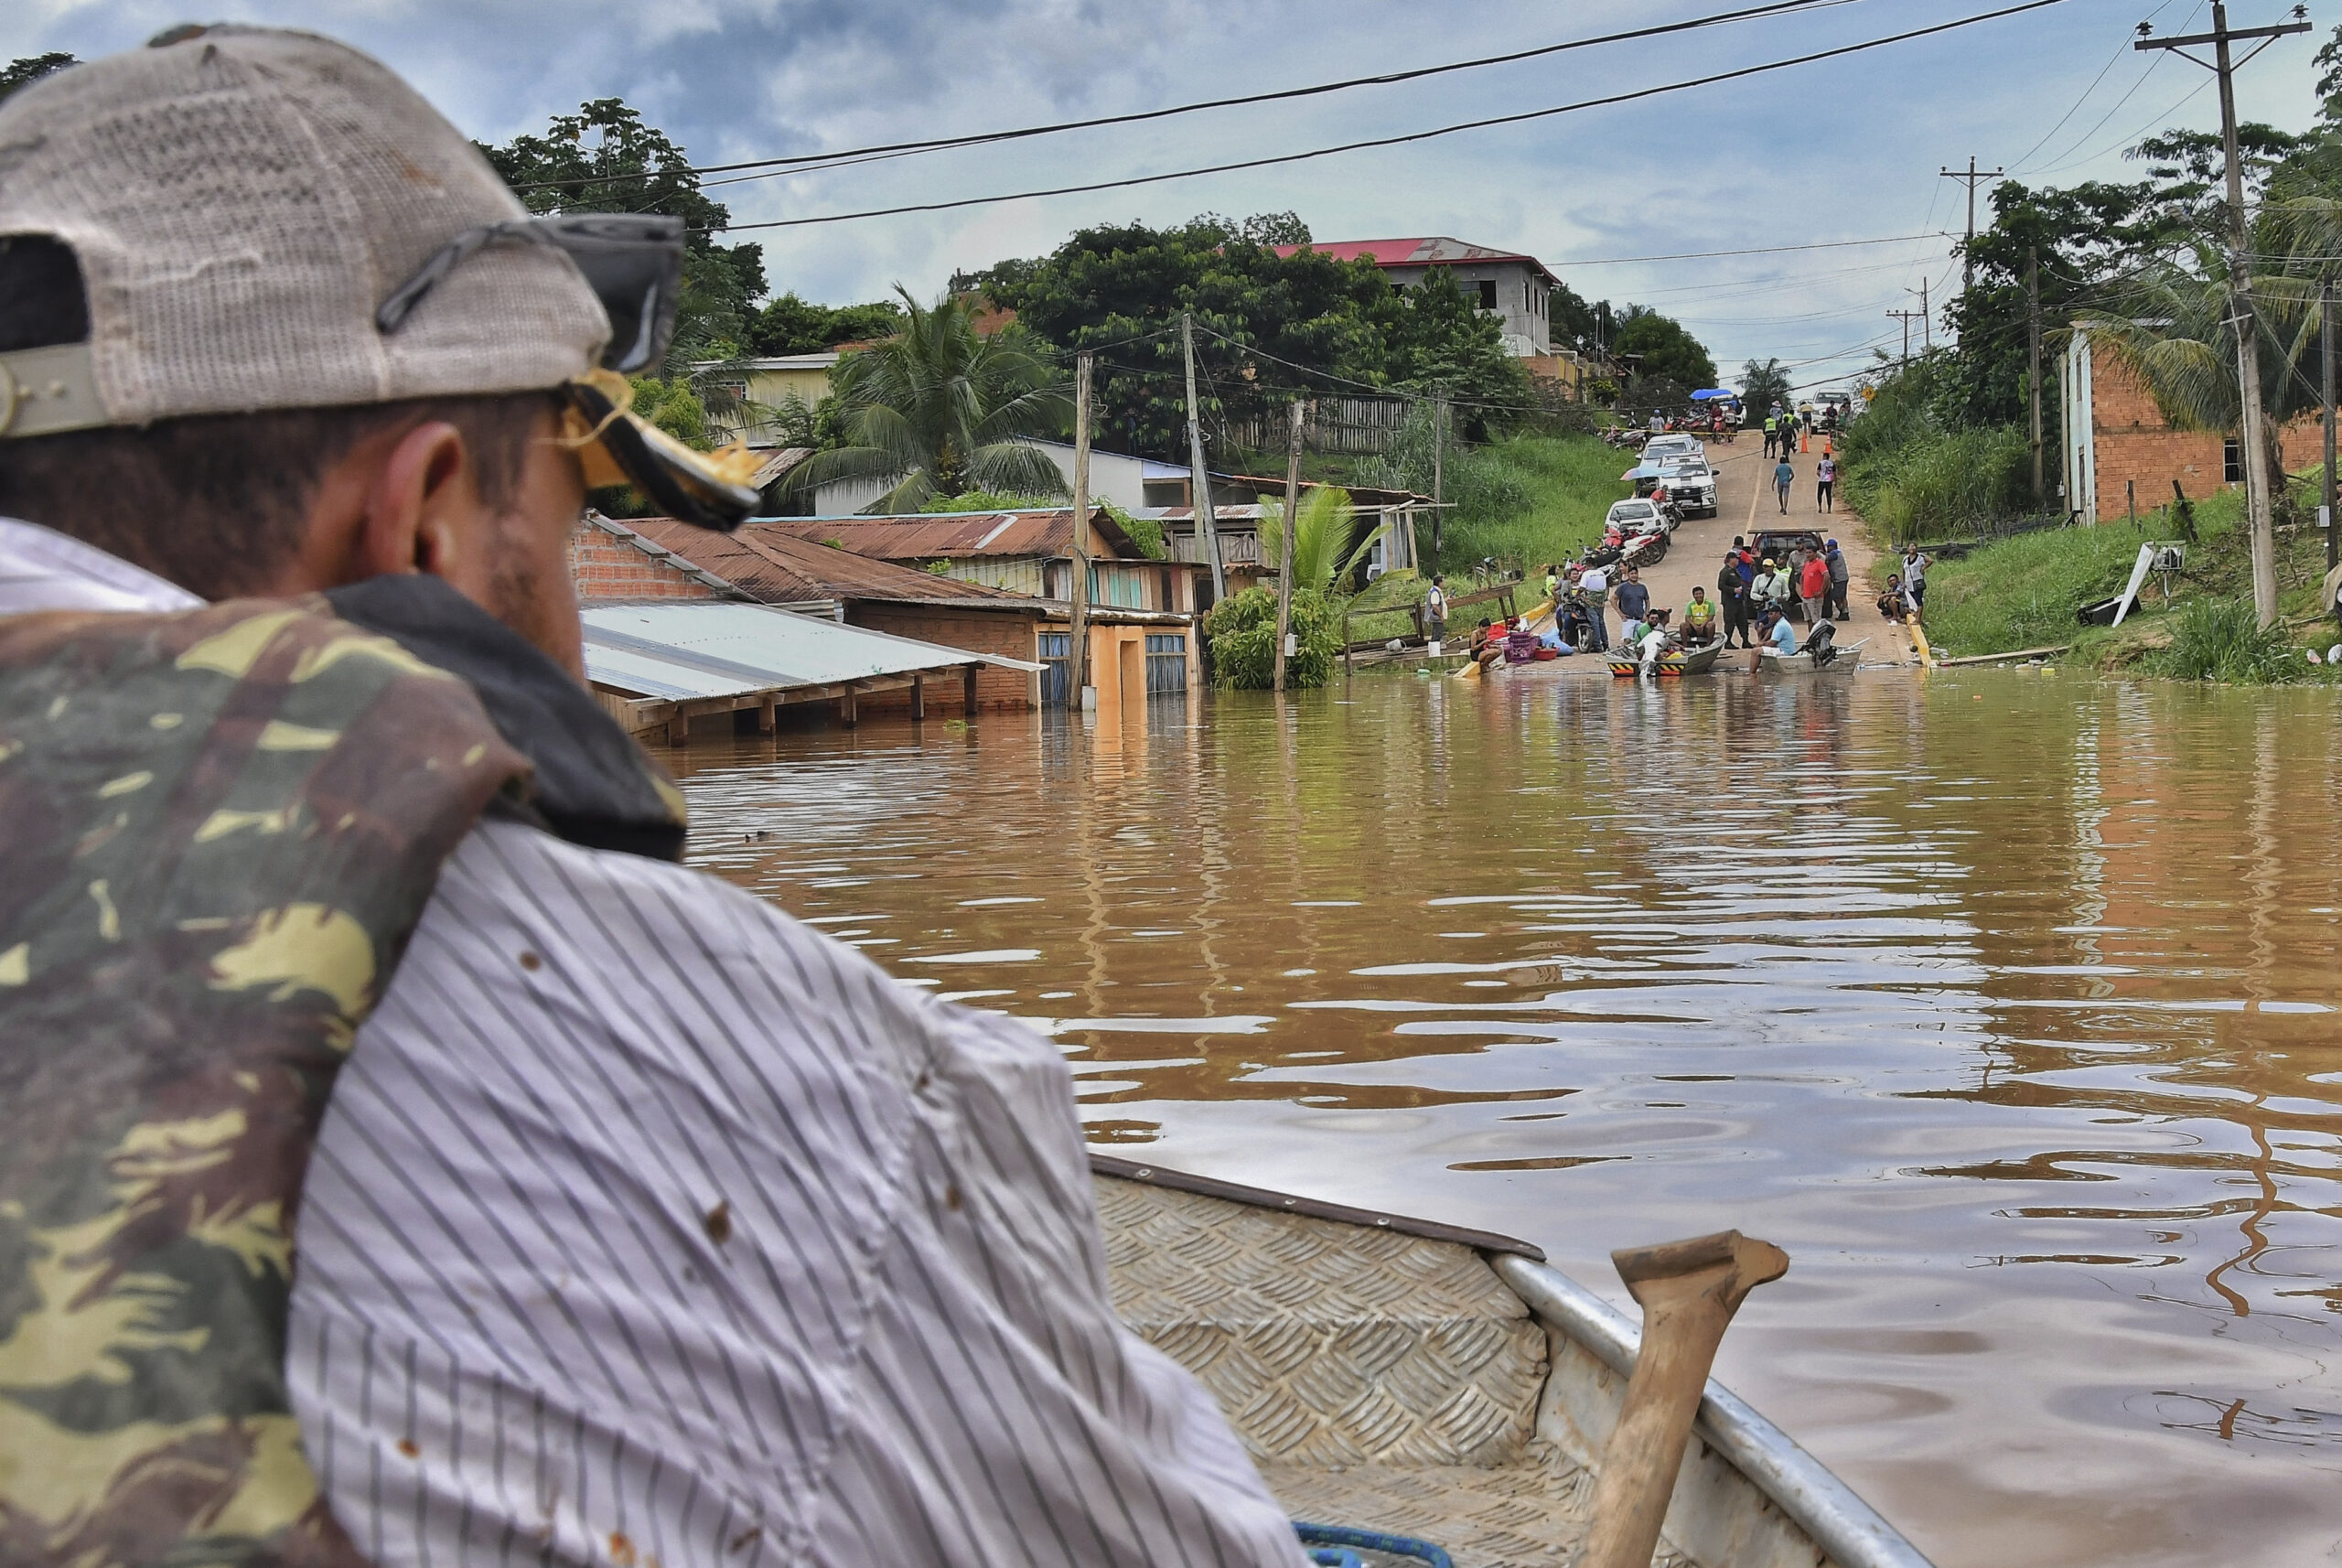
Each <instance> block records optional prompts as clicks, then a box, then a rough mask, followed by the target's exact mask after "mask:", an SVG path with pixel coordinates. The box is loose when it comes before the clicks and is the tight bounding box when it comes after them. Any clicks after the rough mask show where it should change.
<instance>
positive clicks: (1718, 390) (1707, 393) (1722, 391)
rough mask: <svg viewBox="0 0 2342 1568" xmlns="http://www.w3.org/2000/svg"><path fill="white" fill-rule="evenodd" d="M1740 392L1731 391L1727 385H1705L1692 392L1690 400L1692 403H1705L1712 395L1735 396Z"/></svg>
mask: <svg viewBox="0 0 2342 1568" xmlns="http://www.w3.org/2000/svg"><path fill="white" fill-rule="evenodd" d="M1739 395H1740V394H1739V393H1738V392H1734V391H1732V390H1731V389H1730V388H1729V387H1706V388H1703V389H1702V390H1701V391H1699V392H1693V393H1692V402H1693V403H1705V402H1707V401H1708V399H1710V398H1712V397H1727V398H1736V397H1738V396H1739Z"/></svg>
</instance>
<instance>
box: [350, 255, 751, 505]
mask: <svg viewBox="0 0 2342 1568" xmlns="http://www.w3.org/2000/svg"><path fill="white" fill-rule="evenodd" d="M499 242H507V243H515V244H532V245H545V246H549V247H551V248H552V249H553V250H557V251H559V252H562V253H563V254H564V255H565V256H567V257H568V258H569V259H570V261H571V262H573V263H575V264H576V267H577V270H578V272H579V273H580V274H583V275H584V277H585V284H586V286H587V287H589V288H591V289H592V290H593V291H594V296H595V298H596V299H598V300H599V301H601V305H602V309H603V310H604V311H605V312H606V313H607V315H608V316H609V318H610V340H609V342H608V344H607V346H606V347H605V348H604V349H603V350H602V360H601V365H600V367H599V368H598V369H597V370H596V371H593V372H591V373H589V374H588V375H586V376H584V377H582V378H580V379H578V380H576V381H570V382H569V383H567V384H566V385H565V386H564V387H563V389H562V391H563V392H564V395H566V396H567V398H568V400H569V403H570V418H569V422H568V424H569V433H568V434H569V442H570V445H572V446H575V447H577V448H578V450H579V454H580V456H582V457H583V458H584V459H585V482H586V483H587V484H588V485H592V486H602V485H614V484H631V485H633V486H634V487H635V488H636V489H639V490H640V491H641V492H642V493H643V494H644V495H645V496H646V497H648V498H649V499H650V500H651V501H652V502H653V503H654V504H656V505H658V506H660V507H661V508H663V509H664V510H666V511H667V512H668V513H669V514H670V515H671V516H673V517H675V518H677V519H679V520H681V521H684V522H689V523H693V524H696V525H697V526H699V527H701V528H711V529H717V530H720V531H723V532H730V531H731V530H733V529H735V528H737V527H738V526H739V525H740V523H741V521H743V520H744V519H746V518H747V515H748V514H749V513H750V512H751V511H753V510H756V505H757V488H756V486H755V485H754V483H753V482H752V481H753V480H754V479H755V478H756V477H757V470H758V469H759V468H760V467H761V460H760V459H759V458H757V456H755V455H754V454H753V453H750V452H748V451H747V449H746V448H745V447H731V448H726V449H725V450H724V451H720V452H700V451H696V450H694V449H693V448H692V447H689V446H684V445H683V444H682V442H680V441H677V440H676V439H674V438H673V437H672V436H671V435H668V434H667V433H666V432H665V431H663V430H661V429H659V428H658V427H657V426H656V425H654V424H650V422H649V421H648V420H646V419H643V418H642V417H641V416H640V415H639V414H637V413H634V412H633V411H632V408H631V406H630V405H631V404H632V402H633V395H634V393H633V389H632V387H631V386H629V385H628V382H627V381H626V377H627V376H628V375H635V374H644V373H649V372H652V371H656V370H657V369H658V367H659V364H660V362H661V360H663V359H664V358H665V357H666V353H667V345H668V343H669V342H670V341H671V339H672V338H673V337H674V333H675V308H676V305H677V303H678V301H679V300H680V298H681V296H682V282H683V220H682V219H680V218H672V217H666V216H662V215H659V214H654V213H632V212H590V213H572V214H565V215H563V216H560V217H553V218H514V219H507V220H503V221H501V222H497V223H483V224H481V225H480V226H478V228H474V229H467V230H465V231H463V232H462V233H460V234H458V235H457V236H456V237H455V238H454V239H452V240H450V241H448V242H446V244H444V245H442V246H440V247H439V249H438V250H436V251H435V252H432V254H431V256H430V257H429V259H428V260H426V261H425V262H424V263H423V265H421V266H420V267H418V268H416V269H415V271H414V275H413V276H411V277H409V278H408V279H407V280H406V281H405V282H404V283H403V284H401V285H399V286H398V287H397V288H395V289H393V290H392V291H391V293H390V295H389V296H388V297H387V298H385V299H384V300H383V301H382V303H381V306H378V307H377V308H376V310H375V312H374V325H375V327H376V328H377V329H379V330H380V331H381V333H382V334H383V335H384V336H385V337H387V336H389V335H390V334H392V333H393V332H396V331H397V330H398V329H399V328H401V327H402V326H403V325H404V324H405V323H406V320H407V318H408V317H410V316H412V315H413V314H414V309H415V307H416V306H418V305H420V304H422V303H423V301H424V298H425V297H426V296H428V295H429V294H430V293H431V291H432V290H433V289H435V288H436V287H437V286H438V285H440V284H442V283H444V282H446V278H447V276H448V274H451V273H453V272H454V271H455V270H456V268H457V267H458V266H460V265H462V264H463V263H464V262H466V261H467V260H468V259H469V258H471V257H473V256H476V255H478V253H479V252H482V251H484V250H486V249H487V248H488V247H489V246H490V245H493V244H497V243H499Z"/></svg>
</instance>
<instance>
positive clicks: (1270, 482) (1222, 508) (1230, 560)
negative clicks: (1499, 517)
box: [1163, 474, 1434, 594]
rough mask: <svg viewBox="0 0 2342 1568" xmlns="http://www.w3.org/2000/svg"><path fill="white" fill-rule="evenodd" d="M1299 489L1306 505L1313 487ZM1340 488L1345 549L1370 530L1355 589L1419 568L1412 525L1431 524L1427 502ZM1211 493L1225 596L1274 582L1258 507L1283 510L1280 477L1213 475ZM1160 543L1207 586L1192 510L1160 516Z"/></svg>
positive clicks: (1402, 494) (1408, 494)
mask: <svg viewBox="0 0 2342 1568" xmlns="http://www.w3.org/2000/svg"><path fill="white" fill-rule="evenodd" d="M1301 488H1302V490H1303V491H1304V492H1305V494H1304V497H1303V499H1305V500H1306V499H1307V496H1306V492H1307V491H1310V490H1314V489H1316V488H1317V486H1316V484H1315V483H1305V484H1304V485H1303V486H1302V487H1301ZM1343 488H1344V489H1348V491H1349V494H1350V509H1351V510H1350V515H1351V518H1352V520H1353V522H1354V529H1353V532H1351V534H1350V543H1351V544H1352V545H1355V544H1356V543H1357V542H1358V541H1359V539H1360V538H1361V537H1363V536H1364V534H1365V532H1367V531H1368V530H1372V531H1373V532H1374V533H1375V542H1374V544H1373V545H1372V547H1371V548H1370V549H1369V550H1368V551H1367V553H1366V559H1365V560H1364V561H1363V562H1361V563H1360V564H1359V584H1358V585H1359V586H1363V585H1365V584H1366V583H1370V582H1372V581H1374V579H1375V578H1377V577H1380V575H1382V574H1383V573H1385V572H1389V571H1394V570H1396V569H1398V568H1400V567H1402V566H1415V565H1418V564H1419V562H1418V557H1417V555H1416V552H1415V525H1416V524H1417V523H1418V522H1419V521H1420V522H1423V523H1424V524H1428V523H1429V522H1430V521H1431V519H1432V517H1433V515H1434V512H1433V508H1432V499H1431V498H1430V497H1429V496H1419V495H1416V494H1414V493H1413V491H1410V490H1379V489H1371V488H1370V487H1367V486H1362V485H1361V486H1345V487H1343ZM1211 493H1212V509H1211V512H1212V525H1213V531H1214V532H1217V533H1218V534H1219V559H1220V565H1221V569H1222V571H1223V572H1224V573H1225V574H1226V575H1227V577H1228V591H1229V592H1230V593H1231V594H1234V593H1241V592H1242V591H1243V590H1244V589H1246V588H1249V587H1252V585H1255V584H1257V583H1260V582H1262V581H1264V580H1266V581H1274V580H1275V577H1276V563H1275V562H1273V561H1265V562H1264V561H1262V559H1261V511H1262V508H1261V502H1262V500H1274V501H1275V502H1276V504H1277V505H1278V506H1279V507H1280V508H1282V507H1283V506H1284V478H1283V477H1281V476H1280V477H1278V478H1267V477H1264V476H1262V475H1256V474H1214V475H1213V476H1212V479H1211ZM1163 537H1164V540H1165V542H1166V543H1168V544H1169V545H1170V547H1171V554H1172V558H1173V559H1174V560H1177V561H1189V562H1194V563H1197V564H1198V566H1200V567H1201V568H1202V570H1203V571H1204V572H1205V573H1206V574H1207V578H1206V580H1207V581H1209V570H1210V563H1209V559H1208V558H1207V557H1206V555H1205V553H1204V548H1203V543H1202V539H1201V534H1200V531H1199V530H1198V528H1197V526H1196V511H1195V509H1194V508H1193V507H1189V506H1176V507H1172V508H1170V509H1168V510H1166V511H1165V512H1164V513H1163ZM1344 553H1348V552H1347V551H1345V552H1344Z"/></svg>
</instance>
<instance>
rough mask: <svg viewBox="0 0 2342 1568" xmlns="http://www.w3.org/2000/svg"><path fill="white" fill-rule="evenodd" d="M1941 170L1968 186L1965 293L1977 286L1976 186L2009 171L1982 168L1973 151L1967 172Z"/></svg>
mask: <svg viewBox="0 0 2342 1568" xmlns="http://www.w3.org/2000/svg"><path fill="white" fill-rule="evenodd" d="M1940 172H1941V176H1942V177H1943V178H1945V179H1956V180H1958V181H1960V182H1961V184H1963V185H1965V186H1966V187H1967V188H1968V243H1967V244H1966V245H1965V246H1963V247H1961V252H1960V291H1961V293H1962V294H1965V293H1967V292H1968V291H1969V290H1970V289H1972V288H1974V287H1975V286H1976V255H1975V251H1976V187H1977V186H1978V185H1980V184H1981V183H1982V182H1983V181H1985V180H1988V179H1998V178H2000V177H2002V176H2003V175H2004V174H2006V173H2008V172H2009V171H2008V170H2006V169H2004V168H1987V169H1980V168H1978V167H1977V166H1976V155H1975V154H1973V153H1971V154H1969V155H1968V172H1967V173H1965V174H1962V173H1961V171H1960V170H1958V169H1956V168H1948V169H1944V170H1942V171H1940Z"/></svg>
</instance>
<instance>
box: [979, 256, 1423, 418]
mask: <svg viewBox="0 0 2342 1568" xmlns="http://www.w3.org/2000/svg"><path fill="white" fill-rule="evenodd" d="M1288 216H1289V215H1282V214H1265V215H1262V216H1261V217H1258V218H1254V219H1248V220H1244V221H1243V222H1242V223H1239V224H1235V225H1230V223H1229V221H1228V220H1225V219H1220V218H1215V217H1212V216H1211V215H1209V214H1206V215H1204V216H1203V217H1201V218H1199V219H1198V220H1194V221H1193V222H1191V223H1189V224H1187V225H1184V226H1181V227H1179V228H1175V229H1151V228H1148V227H1146V226H1145V225H1144V224H1137V223H1133V224H1123V225H1110V226H1106V227H1101V228H1097V229H1085V230H1083V231H1080V232H1079V233H1077V234H1075V235H1074V236H1073V237H1072V238H1070V239H1069V240H1068V241H1067V242H1065V243H1064V244H1062V245H1060V246H1058V248H1057V250H1056V251H1054V252H1051V253H1050V254H1049V255H1047V256H1046V257H1043V258H1040V259H1039V260H1037V261H1034V262H1019V263H1002V264H1000V265H998V266H995V267H993V268H990V269H988V270H987V271H985V272H983V273H981V274H973V275H971V276H967V277H962V278H961V279H958V280H956V281H957V282H958V283H961V284H964V285H973V286H974V287H975V288H978V289H981V290H982V291H983V294H984V295H986V296H987V297H989V298H990V299H991V300H992V301H993V302H994V303H995V304H998V305H1001V306H1006V307H1008V308H1010V309H1013V310H1015V312H1016V313H1017V320H1018V323H1019V325H1021V326H1024V327H1026V328H1030V329H1031V330H1032V331H1034V332H1036V333H1037V334H1038V335H1039V336H1040V337H1041V338H1043V339H1045V340H1046V341H1047V342H1049V343H1051V344H1053V345H1055V346H1056V347H1058V348H1059V349H1069V350H1070V349H1085V348H1089V349H1101V350H1103V352H1101V356H1100V358H1101V361H1103V362H1101V364H1100V365H1099V367H1098V377H1097V382H1096V387H1095V393H1094V395H1095V399H1096V403H1097V408H1098V414H1099V429H1100V437H1099V439H1100V444H1101V446H1110V447H1114V448H1117V449H1119V450H1123V451H1130V452H1155V453H1165V454H1169V453H1176V452H1184V451H1185V450H1186V447H1187V407H1186V394H1185V391H1184V386H1183V378H1182V375H1181V364H1180V348H1179V336H1178V331H1179V317H1180V315H1181V313H1182V312H1183V311H1193V312H1194V313H1195V317H1196V325H1197V333H1196V357H1197V361H1198V367H1199V371H1200V381H1201V386H1200V388H1199V392H1200V394H1201V395H1200V399H1199V401H1200V402H1201V403H1203V410H1202V417H1203V421H1204V427H1205V430H1206V432H1207V434H1208V435H1212V436H1215V437H1217V436H1218V435H1220V434H1221V433H1223V432H1224V431H1225V429H1226V427H1227V424H1228V423H1229V422H1230V421H1231V420H1239V419H1246V418H1252V417H1257V416H1259V415H1261V414H1262V413H1267V412H1270V411H1271V410H1273V409H1274V408H1277V407H1280V406H1282V405H1283V403H1284V400H1285V397H1286V396H1288V395H1289V393H1290V389H1291V388H1292V387H1293V386H1294V385H1295V382H1296V381H1306V379H1307V377H1308V375H1309V374H1310V373H1312V372H1321V373H1324V374H1329V375H1336V376H1340V377H1343V378H1345V379H1348V380H1354V381H1365V382H1368V383H1369V384H1379V383H1380V381H1381V380H1382V371H1383V360H1384V356H1385V344H1384V334H1383V324H1384V323H1385V322H1387V321H1390V320H1392V319H1395V318H1396V317H1398V315H1399V314H1400V313H1401V312H1402V310H1403V308H1404V306H1403V303H1402V301H1400V300H1399V299H1398V298H1397V297H1396V296H1395V295H1393V294H1392V293H1391V287H1390V285H1388V284H1387V283H1386V282H1384V281H1383V278H1382V275H1381V274H1380V271H1379V270H1378V269H1377V268H1376V267H1375V266H1374V265H1373V264H1372V263H1368V262H1338V261H1335V260H1333V259H1332V258H1331V257H1329V256H1326V255H1323V254H1321V253H1320V252H1316V251H1313V250H1308V249H1302V250H1297V251H1295V252H1294V253H1293V254H1291V255H1289V256H1284V255H1279V254H1278V253H1277V252H1276V251H1275V250H1274V249H1273V248H1272V247H1271V246H1270V245H1267V244H1263V243H1262V242H1258V241H1256V240H1253V239H1250V238H1247V237H1246V236H1245V232H1244V231H1245V230H1246V228H1247V226H1248V225H1249V226H1250V227H1251V228H1252V230H1253V231H1256V232H1267V233H1275V232H1280V231H1288V232H1289V231H1290V230H1287V229H1285V228H1284V224H1283V220H1284V218H1285V217H1288ZM1231 230H1233V232H1231ZM1295 366H1298V367H1300V369H1299V370H1298V371H1296V370H1295V368H1294V367H1295ZM1319 390H1323V388H1322V385H1320V388H1319Z"/></svg>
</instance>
